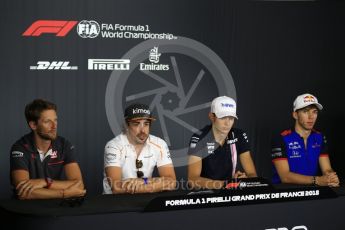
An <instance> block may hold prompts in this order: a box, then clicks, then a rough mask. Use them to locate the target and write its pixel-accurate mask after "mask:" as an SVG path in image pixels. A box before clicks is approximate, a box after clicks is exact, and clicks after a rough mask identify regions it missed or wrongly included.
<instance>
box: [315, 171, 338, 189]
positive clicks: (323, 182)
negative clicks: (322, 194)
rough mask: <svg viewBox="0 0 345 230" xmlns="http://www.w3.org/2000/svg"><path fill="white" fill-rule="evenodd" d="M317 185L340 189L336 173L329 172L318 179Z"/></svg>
mask: <svg viewBox="0 0 345 230" xmlns="http://www.w3.org/2000/svg"><path fill="white" fill-rule="evenodd" d="M316 184H317V185H320V186H330V187H338V186H339V178H338V176H337V174H336V173H335V172H328V173H326V174H325V175H323V176H319V177H316Z"/></svg>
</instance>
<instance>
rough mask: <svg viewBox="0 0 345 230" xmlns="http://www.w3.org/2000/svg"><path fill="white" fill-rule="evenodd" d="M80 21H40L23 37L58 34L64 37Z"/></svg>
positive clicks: (33, 24)
mask: <svg viewBox="0 0 345 230" xmlns="http://www.w3.org/2000/svg"><path fill="white" fill-rule="evenodd" d="M77 22H78V21H57V20H38V21H35V22H34V23H32V25H31V26H30V27H29V28H28V29H27V30H26V31H25V32H24V33H23V34H22V35H23V36H36V37H37V36H40V35H41V34H48V33H50V34H56V36H57V37H64V36H66V34H67V33H68V32H69V31H70V30H71V29H72V28H73V27H74V26H75V25H76V24H77Z"/></svg>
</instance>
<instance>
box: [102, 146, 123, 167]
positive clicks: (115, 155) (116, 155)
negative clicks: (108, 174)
mask: <svg viewBox="0 0 345 230" xmlns="http://www.w3.org/2000/svg"><path fill="white" fill-rule="evenodd" d="M121 155H122V154H121V146H118V145H116V144H114V143H112V142H108V143H107V144H106V145H105V148H104V168H106V167H110V166H117V167H121V168H122V165H123V164H122V161H121Z"/></svg>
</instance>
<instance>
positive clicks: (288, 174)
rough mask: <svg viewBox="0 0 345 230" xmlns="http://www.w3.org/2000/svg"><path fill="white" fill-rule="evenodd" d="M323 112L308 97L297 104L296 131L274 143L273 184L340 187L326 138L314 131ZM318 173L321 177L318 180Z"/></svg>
mask: <svg viewBox="0 0 345 230" xmlns="http://www.w3.org/2000/svg"><path fill="white" fill-rule="evenodd" d="M322 108H323V107H322V105H321V104H320V103H318V100H317V98H316V97H315V96H313V95H311V94H308V93H307V94H302V95H299V96H298V97H297V98H296V100H295V101H294V103H293V113H292V116H293V118H294V119H295V126H294V128H293V129H288V130H285V131H283V132H281V133H280V135H278V136H277V137H276V138H275V139H274V140H273V144H272V161H273V166H274V167H273V179H272V182H273V183H293V184H312V185H320V186H339V179H338V176H337V174H336V173H335V172H334V170H333V169H332V167H331V163H330V160H329V152H328V149H327V141H326V138H325V136H324V135H323V134H322V133H320V132H318V131H316V130H314V129H313V128H314V125H315V123H316V120H317V116H318V112H319V111H320V110H322ZM319 170H321V172H322V175H321V176H318V172H319Z"/></svg>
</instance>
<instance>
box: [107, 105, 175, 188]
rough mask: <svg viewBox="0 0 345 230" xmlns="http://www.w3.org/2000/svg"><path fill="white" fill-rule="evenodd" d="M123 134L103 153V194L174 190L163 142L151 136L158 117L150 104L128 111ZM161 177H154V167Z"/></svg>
mask: <svg viewBox="0 0 345 230" xmlns="http://www.w3.org/2000/svg"><path fill="white" fill-rule="evenodd" d="M124 118H125V127H124V130H123V132H122V133H121V134H120V135H118V136H116V137H115V138H114V139H112V140H110V141H109V142H108V143H107V144H106V146H105V150H104V151H105V153H104V176H105V178H104V180H103V193H104V194H112V193H113V194H120V193H132V194H133V193H150V192H160V191H164V190H173V189H174V188H175V187H176V176H175V170H174V167H173V164H172V160H171V157H170V153H169V149H168V146H167V144H166V143H165V141H164V140H162V139H161V138H159V137H156V136H153V135H150V127H151V123H152V122H153V121H155V118H154V117H153V116H152V115H151V111H150V109H149V107H148V106H147V105H144V104H133V105H130V106H128V107H127V108H126V110H125V115H124ZM155 167H157V168H158V173H159V177H152V172H153V170H154V168H155Z"/></svg>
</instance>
